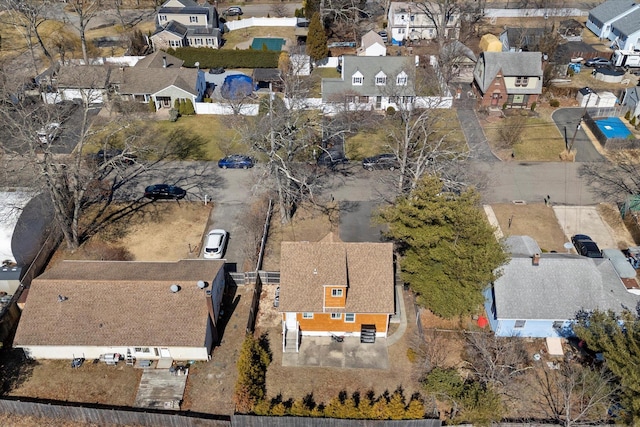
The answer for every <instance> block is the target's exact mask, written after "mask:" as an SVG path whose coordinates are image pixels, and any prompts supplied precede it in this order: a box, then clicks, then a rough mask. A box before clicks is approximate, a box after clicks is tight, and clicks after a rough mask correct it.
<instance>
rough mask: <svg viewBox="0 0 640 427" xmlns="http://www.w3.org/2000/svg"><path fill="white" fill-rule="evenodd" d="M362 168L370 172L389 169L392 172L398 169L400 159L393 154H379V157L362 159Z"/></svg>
mask: <svg viewBox="0 0 640 427" xmlns="http://www.w3.org/2000/svg"><path fill="white" fill-rule="evenodd" d="M362 167H363V168H365V169H366V170H368V171H372V170H374V169H389V170H390V171H392V170H394V169H398V168H399V167H400V164H399V163H398V157H396V155H395V154H392V153H385V154H378V155H377V156H373V157H367V158H365V159H362Z"/></svg>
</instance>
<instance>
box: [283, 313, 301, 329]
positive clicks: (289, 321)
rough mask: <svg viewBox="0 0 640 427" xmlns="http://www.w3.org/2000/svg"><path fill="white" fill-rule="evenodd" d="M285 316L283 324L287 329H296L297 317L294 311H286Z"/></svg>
mask: <svg viewBox="0 0 640 427" xmlns="http://www.w3.org/2000/svg"><path fill="white" fill-rule="evenodd" d="M285 318H286V320H285V325H286V326H287V329H296V327H297V326H298V317H297V316H296V313H287V314H286V315H285Z"/></svg>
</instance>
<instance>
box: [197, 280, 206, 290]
mask: <svg viewBox="0 0 640 427" xmlns="http://www.w3.org/2000/svg"><path fill="white" fill-rule="evenodd" d="M198 287H199V288H200V289H204V288H206V287H207V282H205V281H204V280H198Z"/></svg>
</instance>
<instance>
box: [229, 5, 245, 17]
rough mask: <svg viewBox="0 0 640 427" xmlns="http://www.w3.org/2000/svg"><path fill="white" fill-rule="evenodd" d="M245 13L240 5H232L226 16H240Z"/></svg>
mask: <svg viewBox="0 0 640 427" xmlns="http://www.w3.org/2000/svg"><path fill="white" fill-rule="evenodd" d="M243 13H244V12H242V9H241V8H239V7H238V6H231V7H230V8H228V9H227V10H226V11H225V12H224V14H225V15H226V16H239V15H242V14H243Z"/></svg>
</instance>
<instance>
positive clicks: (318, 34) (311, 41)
mask: <svg viewBox="0 0 640 427" xmlns="http://www.w3.org/2000/svg"><path fill="white" fill-rule="evenodd" d="M327 40H328V38H327V33H326V32H325V30H324V27H323V25H322V21H321V20H320V14H319V13H317V12H316V13H314V14H313V17H312V18H311V22H310V23H309V33H308V35H307V55H309V56H310V57H311V59H312V60H313V61H319V60H321V59H323V58H326V57H327V56H329V48H328V47H327Z"/></svg>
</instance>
